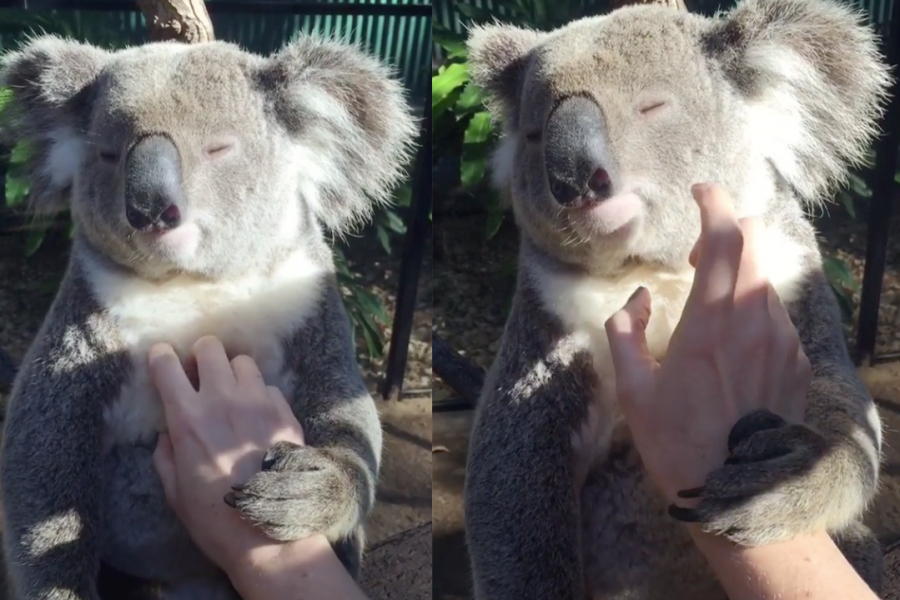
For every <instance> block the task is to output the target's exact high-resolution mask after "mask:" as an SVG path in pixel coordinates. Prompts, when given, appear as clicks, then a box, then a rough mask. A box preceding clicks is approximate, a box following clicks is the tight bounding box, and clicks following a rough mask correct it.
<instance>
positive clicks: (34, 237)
mask: <svg viewBox="0 0 900 600" xmlns="http://www.w3.org/2000/svg"><path fill="white" fill-rule="evenodd" d="M46 235H47V228H46V227H38V228H35V229H32V230H31V231H29V232H28V238H27V239H26V240H25V256H33V255H34V253H35V252H37V251H38V250H39V249H40V247H41V243H43V241H44V236H46Z"/></svg>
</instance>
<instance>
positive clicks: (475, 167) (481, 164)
mask: <svg viewBox="0 0 900 600" xmlns="http://www.w3.org/2000/svg"><path fill="white" fill-rule="evenodd" d="M486 164H487V161H486V160H485V159H484V158H471V159H469V160H465V161H463V162H462V163H461V164H460V166H459V180H460V182H462V184H463V186H465V187H466V188H471V187H472V186H474V185H475V184H476V183H478V182H479V181H481V180H482V179H484V173H485V171H486Z"/></svg>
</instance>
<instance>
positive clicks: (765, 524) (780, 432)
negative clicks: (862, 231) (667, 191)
mask: <svg viewBox="0 0 900 600" xmlns="http://www.w3.org/2000/svg"><path fill="white" fill-rule="evenodd" d="M787 308H788V310H789V312H790V315H791V318H792V319H793V322H794V325H795V326H796V327H797V330H798V332H799V334H800V340H801V344H802V345H803V349H804V352H805V353H806V355H807V357H808V358H809V361H810V364H811V366H812V381H811V384H810V389H809V394H808V401H809V405H808V408H807V412H806V419H805V422H804V423H802V424H797V423H788V422H786V421H784V420H783V419H781V418H780V417H777V416H775V415H773V414H771V413H753V414H751V415H747V416H746V417H744V418H743V419H741V420H740V421H738V423H737V424H736V425H735V427H734V429H733V430H732V432H731V435H730V437H729V440H728V444H729V450H730V453H731V457H730V458H729V460H728V462H727V464H726V465H725V466H724V467H722V468H721V469H719V470H717V471H714V472H713V473H711V474H710V476H709V478H708V479H707V481H706V483H705V486H704V488H703V491H702V494H701V495H700V502H699V505H698V506H697V507H696V508H694V509H692V510H679V509H674V510H675V515H674V516H676V517H678V518H681V519H682V520H686V521H697V522H702V523H705V528H706V529H707V530H709V531H713V532H715V533H719V534H724V535H726V536H728V537H729V538H731V539H732V540H733V541H736V542H738V543H741V544H745V545H761V544H767V543H771V542H776V541H780V540H785V539H789V538H791V537H794V536H796V535H798V534H802V533H807V532H811V531H813V530H820V529H822V528H826V529H827V530H828V531H830V532H832V533H839V532H841V531H842V530H844V529H846V528H847V527H849V526H851V525H852V524H853V523H854V522H856V521H858V520H859V519H860V518H861V516H862V514H863V512H864V510H865V509H866V507H867V505H868V503H869V502H870V501H871V500H872V498H873V497H874V496H875V493H876V488H877V484H878V469H879V463H880V459H881V423H880V419H879V417H878V412H877V409H876V407H875V403H874V401H873V400H872V397H871V395H870V394H869V392H868V391H867V390H866V387H865V385H864V384H863V383H862V381H861V380H860V378H859V376H858V375H857V372H856V369H855V367H854V366H853V364H852V362H851V360H850V357H849V355H848V353H847V348H846V342H845V340H844V336H843V330H842V327H841V321H840V313H839V310H838V306H837V302H836V300H835V298H834V294H833V292H832V291H831V289H830V287H829V284H828V282H827V280H826V279H825V276H824V274H823V273H822V272H821V270H818V269H816V270H814V271H813V272H811V273H810V274H809V275H808V276H807V280H806V282H804V286H803V292H802V294H801V296H800V298H799V299H798V300H797V301H795V302H792V303H790V304H788V306H787Z"/></svg>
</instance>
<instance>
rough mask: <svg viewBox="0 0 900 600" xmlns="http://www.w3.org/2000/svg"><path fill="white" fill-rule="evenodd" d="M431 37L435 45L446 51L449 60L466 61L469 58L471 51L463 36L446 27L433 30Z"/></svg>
mask: <svg viewBox="0 0 900 600" xmlns="http://www.w3.org/2000/svg"><path fill="white" fill-rule="evenodd" d="M431 37H432V39H433V40H434V43H435V44H437V45H438V46H440V47H441V48H443V49H444V52H445V53H446V55H447V58H462V59H464V60H465V59H467V58H468V56H469V50H468V48H466V40H465V38H464V37H463V36H462V35H460V34H458V33H456V32H454V31H450V30H448V29H446V28H444V27H440V28H438V27H435V28H433V29H432V32H431Z"/></svg>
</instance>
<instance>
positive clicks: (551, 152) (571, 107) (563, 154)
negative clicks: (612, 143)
mask: <svg viewBox="0 0 900 600" xmlns="http://www.w3.org/2000/svg"><path fill="white" fill-rule="evenodd" d="M605 137H606V136H605V134H604V131H603V114H602V113H601V112H600V107H599V106H597V104H596V103H595V102H593V101H592V100H589V99H587V98H582V97H580V96H576V97H573V98H568V99H566V100H563V101H562V102H561V103H560V104H559V106H557V107H556V110H554V111H553V114H551V115H550V119H549V120H548V121H547V131H546V136H545V139H546V143H545V145H544V157H545V159H544V160H545V165H546V168H547V179H548V180H549V182H550V192H551V193H552V194H553V197H554V198H556V201H557V202H559V203H560V204H562V205H563V206H571V207H577V206H583V205H585V204H590V203H592V202H599V201H601V200H605V199H607V198H609V197H610V196H611V195H612V184H611V182H610V179H609V173H607V171H606V169H605V168H604V162H605V161H606V160H608V159H607V156H606V155H607V153H608V152H609V150H608V149H607V148H606V146H605V143H604V139H605Z"/></svg>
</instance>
